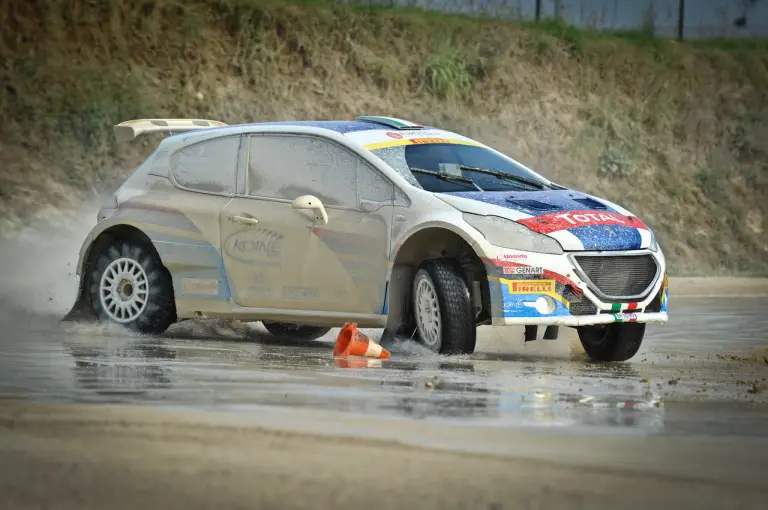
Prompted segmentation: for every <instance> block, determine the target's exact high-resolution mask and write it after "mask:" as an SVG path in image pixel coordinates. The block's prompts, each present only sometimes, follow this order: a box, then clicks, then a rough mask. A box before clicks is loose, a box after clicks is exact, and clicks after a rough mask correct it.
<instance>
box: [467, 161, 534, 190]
mask: <svg viewBox="0 0 768 510" xmlns="http://www.w3.org/2000/svg"><path fill="white" fill-rule="evenodd" d="M458 166H459V168H461V169H462V170H467V171H469V172H477V173H479V174H486V175H493V176H494V177H498V178H499V179H504V180H507V181H512V182H519V183H522V184H527V185H528V186H531V187H533V188H536V189H539V190H543V189H545V188H546V187H548V186H547V184H546V183H543V182H541V181H535V180H533V179H528V178H526V177H520V176H519V175H513V174H508V173H507V172H501V171H499V170H489V169H487V168H475V167H473V166H467V165H458Z"/></svg>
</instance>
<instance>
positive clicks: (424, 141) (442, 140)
mask: <svg viewBox="0 0 768 510" xmlns="http://www.w3.org/2000/svg"><path fill="white" fill-rule="evenodd" d="M411 143H413V144H416V145H421V144H427V143H451V140H448V139H447V138H411Z"/></svg>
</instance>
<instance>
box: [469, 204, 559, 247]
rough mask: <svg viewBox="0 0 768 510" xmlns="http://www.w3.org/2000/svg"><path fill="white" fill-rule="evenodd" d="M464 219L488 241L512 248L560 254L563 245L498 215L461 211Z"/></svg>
mask: <svg viewBox="0 0 768 510" xmlns="http://www.w3.org/2000/svg"><path fill="white" fill-rule="evenodd" d="M463 216H464V221H466V222H467V223H469V224H470V225H472V226H473V227H475V228H476V229H477V230H479V231H480V233H481V234H483V237H485V238H486V239H487V240H488V242H489V243H491V244H494V245H496V246H501V247H503V248H510V249H512V250H522V251H532V252H535V253H549V254H551V255H562V253H563V247H562V246H560V243H558V242H557V241H556V240H554V239H552V238H551V237H548V236H545V235H544V234H539V233H538V232H534V231H533V230H531V229H529V228H528V227H526V226H525V225H521V224H519V223H517V222H515V221H512V220H507V219H505V218H501V217H499V216H481V215H479V214H470V213H463Z"/></svg>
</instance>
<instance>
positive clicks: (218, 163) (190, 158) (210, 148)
mask: <svg viewBox="0 0 768 510" xmlns="http://www.w3.org/2000/svg"><path fill="white" fill-rule="evenodd" d="M239 146H240V137H239V136H228V137H225V138H216V139H213V140H208V141H205V142H201V143H196V144H194V145H190V146H189V147H185V148H183V149H181V150H179V151H176V153H174V154H173V156H171V171H172V172H173V177H174V178H175V179H176V181H177V182H178V183H179V184H181V185H182V186H184V187H185V188H189V189H192V190H196V191H208V192H211V193H222V194H232V193H234V191H235V173H236V171H237V152H238V148H239Z"/></svg>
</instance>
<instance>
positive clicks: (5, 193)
mask: <svg viewBox="0 0 768 510" xmlns="http://www.w3.org/2000/svg"><path fill="white" fill-rule="evenodd" d="M0 19H1V20H2V23H0V61H2V62H3V63H4V65H3V66H2V68H0V76H2V79H3V83H4V86H3V87H0V116H1V117H2V119H3V122H2V124H0V167H1V168H2V169H3V170H2V172H1V173H0V218H2V219H1V220H0V229H2V230H5V229H8V228H11V227H13V226H14V225H16V224H18V222H19V221H22V220H24V219H26V218H27V217H28V216H29V215H30V214H32V213H33V212H35V211H37V210H39V209H40V208H41V207H42V206H43V205H44V204H46V205H51V206H54V207H65V206H67V205H69V204H71V203H72V202H76V201H79V200H81V199H82V198H83V197H84V196H85V195H87V194H90V193H92V191H94V190H95V191H98V190H100V189H104V188H107V189H109V188H110V187H111V182H110V179H112V178H114V177H115V176H118V177H119V176H120V175H124V174H125V173H126V172H128V171H130V170H131V169H132V168H133V167H134V166H135V164H136V163H137V161H138V158H139V157H141V156H142V155H145V154H147V153H148V151H149V150H150V149H151V146H152V144H153V143H154V141H144V142H139V143H136V144H134V145H130V146H117V145H116V144H115V143H114V140H113V138H112V131H111V126H112V125H114V124H116V123H118V122H121V121H124V120H127V119H131V118H139V117H158V116H169V117H192V116H194V117H205V118H213V119H220V120H223V121H225V122H229V123H237V122H243V121H262V120H276V119H298V118H309V119H319V118H352V117H353V116H355V115H359V114H388V115H397V116H401V117H406V118H411V119H414V120H416V121H419V122H424V123H434V124H438V125H440V126H443V127H446V128H449V129H454V130H458V131H461V132H463V133H466V134H468V135H470V136H473V137H477V138H479V139H481V140H483V141H485V142H487V143H489V144H491V145H494V146H496V147H498V148H499V149H500V150H503V151H505V152H507V153H509V154H511V155H513V156H515V157H516V158H518V159H520V160H521V161H522V162H524V163H526V164H528V165H530V166H533V167H534V168H536V169H538V170H539V171H541V172H542V173H544V174H545V175H547V176H549V177H551V178H554V179H556V180H557V181H559V182H561V183H562V184H565V185H568V186H573V187H576V188H577V189H581V190H583V191H586V192H590V193H595V194H598V195H601V196H604V197H607V198H609V199H612V200H614V201H618V202H620V203H622V204H624V205H626V206H627V207H629V208H630V209H632V210H634V211H635V212H636V213H638V214H640V215H642V217H643V219H644V220H645V221H646V222H647V223H648V224H649V225H650V226H651V227H652V228H654V230H655V231H656V232H657V234H658V236H659V238H660V240H661V242H662V243H663V245H664V247H665V250H666V252H667V254H668V258H669V260H670V262H671V272H672V273H673V274H677V275H687V274H706V275H718V274H721V275H722V274H735V273H751V274H754V273H763V274H765V273H767V272H768V256H766V255H767V253H766V251H767V250H768V233H767V232H766V224H765V223H766V222H765V220H766V211H768V202H766V201H765V200H764V197H765V196H766V192H768V172H766V169H767V167H766V161H768V158H766V156H768V103H767V102H766V90H768V87H767V85H768V53H767V52H766V51H764V48H763V46H765V45H764V44H763V43H749V42H740V43H733V44H731V46H730V47H724V46H723V45H722V44H721V45H719V46H718V45H715V44H714V43H709V44H708V45H706V46H702V45H700V44H699V45H697V46H693V45H690V44H679V43H676V42H672V41H657V40H653V39H649V38H645V37H639V36H633V37H628V36H623V37H619V36H609V35H602V36H597V35H590V34H587V33H584V32H579V31H575V30H571V29H564V28H563V27H556V26H547V27H536V28H533V27H524V26H519V25H515V24H511V23H506V22H500V21H488V20H477V19H470V18H464V17H458V16H439V15H435V14H427V13H422V12H412V11H377V12H371V11H369V10H360V9H352V8H348V7H342V6H335V5H329V4H327V3H326V2H320V1H316V2H309V3H307V2H303V3H302V4H301V5H299V4H293V3H285V2H277V1H264V2H253V1H249V0H190V1H188V2H184V3H179V2H171V1H165V0H157V1H151V2H150V1H146V2H134V1H121V0H116V1H113V2H96V3H94V2H79V1H75V0H60V1H54V0H31V1H29V2H16V1H14V0H0Z"/></svg>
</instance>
